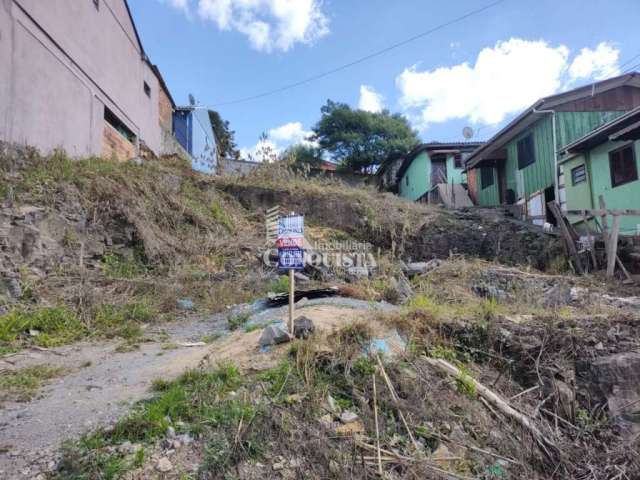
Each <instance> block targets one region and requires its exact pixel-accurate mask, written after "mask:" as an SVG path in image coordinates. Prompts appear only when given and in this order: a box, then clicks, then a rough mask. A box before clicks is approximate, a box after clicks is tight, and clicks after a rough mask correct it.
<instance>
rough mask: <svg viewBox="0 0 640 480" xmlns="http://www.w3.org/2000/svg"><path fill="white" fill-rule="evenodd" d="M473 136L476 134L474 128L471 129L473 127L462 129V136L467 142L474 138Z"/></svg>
mask: <svg viewBox="0 0 640 480" xmlns="http://www.w3.org/2000/svg"><path fill="white" fill-rule="evenodd" d="M473 134H474V132H473V128H471V127H464V128H463V129H462V136H463V137H464V138H466V139H467V140H468V139H470V138H473Z"/></svg>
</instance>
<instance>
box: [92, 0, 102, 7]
mask: <svg viewBox="0 0 640 480" xmlns="http://www.w3.org/2000/svg"><path fill="white" fill-rule="evenodd" d="M93 5H94V6H95V7H96V9H99V8H100V0H93Z"/></svg>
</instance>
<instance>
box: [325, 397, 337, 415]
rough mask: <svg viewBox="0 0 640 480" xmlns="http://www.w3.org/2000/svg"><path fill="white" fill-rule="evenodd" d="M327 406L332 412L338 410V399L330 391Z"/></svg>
mask: <svg viewBox="0 0 640 480" xmlns="http://www.w3.org/2000/svg"><path fill="white" fill-rule="evenodd" d="M326 403H327V404H326V407H327V410H329V411H330V412H334V413H335V412H337V411H338V406H337V405H336V401H335V399H334V398H333V397H332V396H331V394H330V393H328V394H327V402H326Z"/></svg>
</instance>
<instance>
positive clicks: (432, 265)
mask: <svg viewBox="0 0 640 480" xmlns="http://www.w3.org/2000/svg"><path fill="white" fill-rule="evenodd" d="M444 263H445V262H444V260H440V259H437V258H434V259H433V260H429V261H428V262H409V263H407V264H405V263H404V262H402V263H401V264H400V267H401V268H402V271H403V272H404V273H405V275H407V277H409V278H413V277H415V276H416V275H424V274H425V273H428V272H430V271H431V270H435V269H436V268H438V267H439V266H440V265H443V264H444Z"/></svg>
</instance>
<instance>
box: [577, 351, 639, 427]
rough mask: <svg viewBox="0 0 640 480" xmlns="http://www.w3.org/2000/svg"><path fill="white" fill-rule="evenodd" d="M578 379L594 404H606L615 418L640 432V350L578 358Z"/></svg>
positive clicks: (580, 386) (580, 385)
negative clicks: (638, 351)
mask: <svg viewBox="0 0 640 480" xmlns="http://www.w3.org/2000/svg"><path fill="white" fill-rule="evenodd" d="M576 379H577V384H578V387H579V388H580V389H581V390H582V393H583V394H586V395H587V397H588V400H590V402H591V405H598V404H600V405H602V404H606V405H607V407H608V409H609V414H610V415H611V416H612V417H614V418H616V419H617V420H618V421H619V422H620V423H621V424H623V425H624V426H626V427H627V428H628V429H629V430H630V431H631V432H632V433H637V432H640V353H636V352H627V353H618V354H615V355H608V356H604V357H597V358H593V359H582V360H578V361H576Z"/></svg>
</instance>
